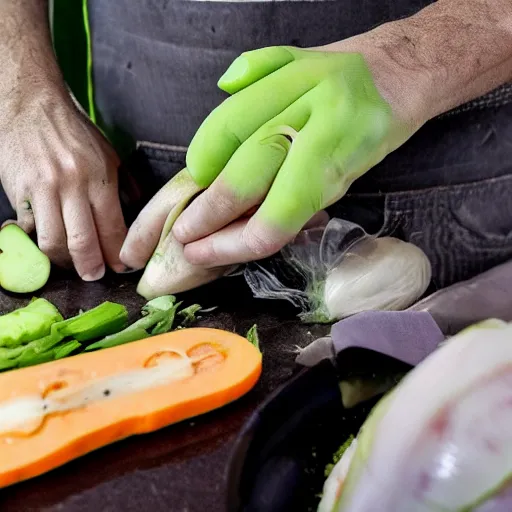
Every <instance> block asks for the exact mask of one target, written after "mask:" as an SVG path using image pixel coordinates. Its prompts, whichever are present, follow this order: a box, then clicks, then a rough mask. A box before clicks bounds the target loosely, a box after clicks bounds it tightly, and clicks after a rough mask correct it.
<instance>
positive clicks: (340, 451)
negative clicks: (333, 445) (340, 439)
mask: <svg viewBox="0 0 512 512" xmlns="http://www.w3.org/2000/svg"><path fill="white" fill-rule="evenodd" d="M353 440H354V436H353V435H352V434H350V436H349V438H348V439H347V440H346V441H345V442H344V443H343V444H342V445H341V446H340V447H339V448H338V449H337V450H336V452H335V453H334V455H333V458H332V463H331V464H327V466H326V467H325V471H324V474H325V478H327V477H328V476H329V475H330V474H331V471H332V470H333V468H334V466H336V464H338V462H339V461H340V460H341V457H343V454H344V453H345V452H346V451H347V448H348V447H349V446H350V445H351V444H352V441H353Z"/></svg>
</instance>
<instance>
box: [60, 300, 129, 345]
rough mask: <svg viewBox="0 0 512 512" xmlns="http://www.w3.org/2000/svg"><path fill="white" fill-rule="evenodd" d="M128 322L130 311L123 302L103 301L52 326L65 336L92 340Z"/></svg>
mask: <svg viewBox="0 0 512 512" xmlns="http://www.w3.org/2000/svg"><path fill="white" fill-rule="evenodd" d="M127 322H128V311H127V310H126V308H125V307H124V306H123V305H122V304H117V303H116V302H108V301H107V302H103V303H102V304H100V305H99V306H96V307H95V308H93V309H90V310H89V311H86V312H85V313H82V314H80V315H77V316H75V317H73V318H69V319H68V320H64V321H63V322H60V323H59V324H55V325H54V326H53V327H52V332H54V329H55V330H58V332H59V333H60V334H62V335H63V337H64V338H67V337H70V336H72V337H73V338H74V339H76V340H77V341H90V340H93V339H95V338H100V337H102V336H107V335H108V334H113V333H115V332H118V331H119V330H121V329H123V328H124V327H125V326H126V324H127Z"/></svg>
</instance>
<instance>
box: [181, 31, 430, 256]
mask: <svg viewBox="0 0 512 512" xmlns="http://www.w3.org/2000/svg"><path fill="white" fill-rule="evenodd" d="M350 43H351V42H350V41H349V42H348V43H347V44H346V45H345V46H344V47H345V48H349V50H348V51H350V52H352V53H348V52H347V51H346V50H343V52H342V51H340V48H339V47H337V46H335V45H330V46H328V47H324V48H322V49H317V50H301V49H297V48H291V47H269V48H264V49H261V50H256V51H252V52H247V53H244V54H242V55H241V56H240V57H239V58H238V59H236V60H235V61H234V62H233V64H232V65H231V66H230V67H229V69H228V70H227V71H226V73H225V74H224V76H223V77H222V78H221V79H220V81H219V87H220V88H221V89H223V90H224V91H226V92H228V93H230V94H231V95H232V96H231V97H230V98H228V99H227V100H226V101H225V102H224V103H222V104H221V105H220V106H219V107H218V108H217V109H215V110H214V111H213V112H212V113H211V114H210V116H209V117H208V118H207V119H206V120H205V121H204V123H203V124H202V126H201V127H200V128H199V130H198V132H197V133H196V135H195V137H194V139H193V140H192V143H191V145H190V148H189V151H188V154H187V168H188V170H189V172H190V173H191V175H192V177H193V179H194V180H195V181H196V183H197V184H198V185H199V186H200V187H204V188H206V187H208V188H207V190H206V191H205V192H204V193H202V194H201V195H200V196H199V197H198V198H196V199H195V200H194V201H193V202H192V203H191V204H190V206H189V207H188V208H187V209H186V210H185V211H184V212H183V214H182V215H181V216H180V217H179V218H178V220H177V221H176V223H175V226H174V235H175V237H176V238H177V239H178V241H179V242H181V243H183V244H185V245H186V246H185V256H186V258H187V259H188V260H189V261H190V262H191V263H194V264H199V265H204V266H217V265H225V264H232V263H242V262H246V261H250V260H256V259H260V258H263V257H266V256H270V255H272V254H274V253H276V252H277V251H279V250H280V249H281V248H282V247H283V246H284V245H285V244H286V243H288V242H289V241H290V240H291V239H293V237H294V236H295V235H296V234H297V233H298V232H299V231H300V230H301V229H302V228H303V227H304V226H305V225H306V224H307V223H308V222H309V221H310V220H311V219H315V218H316V217H315V216H316V215H318V213H319V212H321V211H322V210H323V209H324V208H326V207H328V206H330V205H332V204H333V203H335V202H336V201H338V200H339V199H340V198H341V197H342V196H343V195H344V194H345V193H346V192H347V190H348V188H349V187H350V185H351V184H352V182H353V181H354V180H356V179H357V178H359V177H360V176H361V175H363V174H364V173H365V172H367V171H368V170H369V169H370V168H372V167H373V166H374V165H376V164H377V163H378V162H380V161H381V160H382V159H383V158H384V157H385V156H386V155H388V154H389V153H390V152H391V151H393V150H395V149H396V148H397V147H399V146H400V145H401V144H403V142H405V141H406V140H407V139H408V138H409V137H410V136H411V135H412V134H413V133H414V131H416V130H417V129H418V128H419V127H420V126H421V125H422V124H423V123H424V122H425V121H426V116H421V115H418V114H416V113H414V114H412V113H411V112H410V111H409V110H408V109H409V106H410V104H412V103H413V101H414V98H409V99H408V101H401V100H400V99H399V98H398V93H399V92H400V93H403V92H404V88H403V85H404V83H405V82H400V76H399V75H398V74H397V73H394V71H395V70H396V68H393V66H392V65H391V64H390V63H389V62H386V64H385V65H384V64H383V62H384V61H383V59H381V58H380V57H379V58H374V57H373V55H377V54H376V53H375V54H372V56H371V57H368V58H366V57H367V55H370V54H371V52H368V53H367V55H365V57H363V56H362V55H361V54H360V53H357V52H354V51H353V50H351V49H350ZM354 46H356V45H354ZM417 110H418V111H419V109H417ZM254 212H255V213H254ZM251 214H252V215H251Z"/></svg>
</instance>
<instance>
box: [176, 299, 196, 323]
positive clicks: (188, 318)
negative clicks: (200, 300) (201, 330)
mask: <svg viewBox="0 0 512 512" xmlns="http://www.w3.org/2000/svg"><path fill="white" fill-rule="evenodd" d="M199 311H201V306H200V305H199V304H192V306H188V307H187V308H184V309H182V310H181V311H179V312H178V315H179V316H181V317H183V320H182V321H181V326H182V327H185V326H187V325H190V324H192V323H194V322H195V321H196V320H197V318H196V313H198V312H199Z"/></svg>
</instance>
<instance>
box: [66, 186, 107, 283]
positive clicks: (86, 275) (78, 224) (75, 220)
mask: <svg viewBox="0 0 512 512" xmlns="http://www.w3.org/2000/svg"><path fill="white" fill-rule="evenodd" d="M61 201H62V217H63V220H64V227H65V229H66V235H67V245H68V250H69V254H70V255H71V259H72V260H73V264H74V266H75V268H76V271H77V272H78V274H79V275H80V277H81V278H82V279H83V280H84V281H97V280H98V279H101V278H102V277H103V276H104V274H105V264H104V262H103V255H102V253H101V247H100V243H99V241H98V235H97V232H96V226H95V225H94V218H93V215H92V211H91V205H90V204H89V197H88V195H87V193H83V192H82V193H80V191H78V190H77V191H76V192H75V193H73V194H69V195H65V196H63V197H62V198H61Z"/></svg>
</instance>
